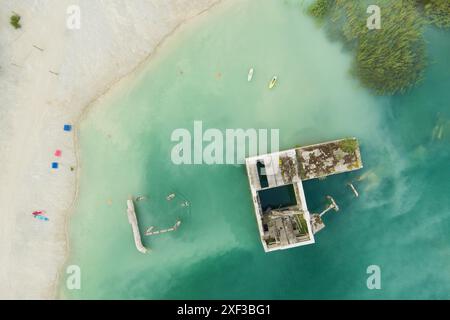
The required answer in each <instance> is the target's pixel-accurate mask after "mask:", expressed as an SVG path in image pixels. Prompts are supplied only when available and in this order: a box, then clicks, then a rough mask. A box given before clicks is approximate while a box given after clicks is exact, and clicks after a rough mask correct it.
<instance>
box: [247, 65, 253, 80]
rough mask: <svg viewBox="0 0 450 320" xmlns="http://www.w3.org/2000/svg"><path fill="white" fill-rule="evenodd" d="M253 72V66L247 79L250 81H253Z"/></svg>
mask: <svg viewBox="0 0 450 320" xmlns="http://www.w3.org/2000/svg"><path fill="white" fill-rule="evenodd" d="M253 72H254V70H253V68H251V69H250V70H249V71H248V75H247V81H248V82H250V81H252V79H253Z"/></svg>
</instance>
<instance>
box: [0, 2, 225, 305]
mask: <svg viewBox="0 0 450 320" xmlns="http://www.w3.org/2000/svg"><path fill="white" fill-rule="evenodd" d="M217 2H218V0H195V1H192V0H170V1H169V0H167V1H160V0H147V1H145V0H140V1H133V2H129V1H126V0H109V1H99V0H95V1H92V0H75V1H73V0H71V1H68V0H46V1H33V0H18V1H4V2H1V3H0V12H2V16H1V17H0V24H1V26H2V28H1V29H0V47H2V50H1V51H0V91H1V94H0V155H1V157H0V165H1V168H2V170H1V171H0V181H1V182H2V183H1V184H0V218H1V223H0V299H51V298H55V297H56V291H57V290H56V288H57V282H58V274H59V273H60V272H61V271H63V270H62V266H63V264H64V261H65V259H66V257H67V253H68V243H67V237H66V224H67V218H68V215H69V214H70V212H71V209H72V207H73V204H74V202H75V201H76V191H77V175H78V163H77V156H76V153H75V151H76V150H75V145H76V144H75V134H76V129H77V122H78V119H79V118H80V116H81V115H82V113H83V110H85V109H86V108H87V106H89V105H90V104H91V103H92V102H93V101H95V100H96V98H97V97H99V96H100V95H102V94H103V93H105V92H106V91H108V88H110V87H111V86H112V85H113V84H114V83H116V82H117V81H119V80H120V79H121V78H123V77H124V76H126V75H127V74H129V73H130V72H132V71H133V70H134V69H135V68H136V67H137V66H139V65H140V63H142V62H143V61H145V60H146V59H148V58H149V57H151V55H152V53H153V52H154V50H155V49H156V48H157V46H158V45H159V44H160V43H161V42H162V41H163V40H164V38H165V37H167V36H168V35H169V34H171V33H172V32H173V31H174V30H176V28H177V27H178V26H179V25H180V24H182V23H184V22H185V21H187V20H189V19H190V18H193V17H195V16H196V15H198V14H199V13H201V12H204V11H205V10H207V9H209V8H210V7H212V6H213V5H214V4H215V3H217ZM70 5H78V6H79V7H80V9H81V28H80V29H79V30H69V29H68V28H67V27H66V20H67V17H68V14H67V8H68V7H69V6H70ZM11 12H16V13H18V14H19V15H20V16H21V17H22V19H21V23H22V28H21V29H18V30H14V28H13V27H12V26H10V25H9V17H10V15H11ZM65 124H70V125H73V126H74V128H73V130H72V131H70V132H69V131H64V130H63V126H64V125H65ZM57 150H61V152H62V153H61V157H57V156H55V151H57ZM55 161H57V162H58V163H59V168H58V169H52V168H51V164H52V162H55ZM37 210H44V211H45V212H46V214H47V216H48V217H49V219H50V220H49V221H48V222H45V221H40V220H37V219H34V218H33V215H32V212H34V211H37Z"/></svg>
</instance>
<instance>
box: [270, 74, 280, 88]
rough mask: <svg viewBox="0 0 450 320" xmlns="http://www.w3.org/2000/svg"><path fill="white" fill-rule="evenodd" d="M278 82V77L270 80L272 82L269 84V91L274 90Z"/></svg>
mask: <svg viewBox="0 0 450 320" xmlns="http://www.w3.org/2000/svg"><path fill="white" fill-rule="evenodd" d="M277 80H278V77H277V76H274V77H273V78H272V80H270V82H269V89H272V88H273V87H275V84H276V83H277Z"/></svg>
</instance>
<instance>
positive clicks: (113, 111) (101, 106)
mask: <svg viewBox="0 0 450 320" xmlns="http://www.w3.org/2000/svg"><path fill="white" fill-rule="evenodd" d="M426 38H427V41H428V53H429V61H430V65H429V67H428V69H427V72H426V79H425V81H424V82H423V83H422V84H421V85H420V86H419V87H417V88H416V89H414V90H412V91H410V92H409V93H407V94H405V95H403V96H396V97H391V98H388V97H376V96H374V95H372V94H371V93H370V92H367V91H366V90H365V89H363V88H361V87H360V85H359V83H358V82H357V81H356V80H355V79H353V78H352V77H351V76H350V75H349V67H350V63H351V57H350V55H348V53H345V52H343V50H342V49H341V46H340V45H339V44H338V43H333V42H330V41H329V40H328V39H327V37H326V35H325V34H324V32H323V31H322V30H320V29H318V28H317V26H316V25H315V24H314V23H313V21H312V20H311V19H310V18H308V17H307V16H305V15H304V13H303V12H302V10H301V9H300V8H299V6H298V2H297V1H285V2H280V1H275V0H270V1H264V2H261V1H257V0H252V1H239V2H238V1H234V2H232V3H229V4H225V5H221V6H219V7H218V8H215V9H214V10H213V11H212V12H211V13H210V14H208V15H206V16H202V17H200V18H198V19H197V20H196V21H195V22H193V23H190V24H188V25H187V26H185V27H183V28H182V30H181V31H179V32H178V33H177V34H176V35H175V36H173V37H171V38H170V39H169V40H168V41H167V42H166V43H165V44H164V45H163V46H162V48H161V49H160V50H159V51H158V53H157V54H156V55H155V57H153V58H152V60H151V61H150V62H149V65H148V66H147V67H145V69H144V70H142V71H141V72H139V74H138V75H136V76H135V77H134V78H132V79H128V80H127V81H126V82H125V83H124V84H122V85H121V86H120V88H116V89H115V90H113V91H112V92H111V93H110V94H108V95H107V96H106V97H104V98H102V99H101V100H100V101H99V103H98V104H97V105H96V106H95V108H93V109H92V110H91V112H90V113H89V115H88V117H87V118H86V119H85V120H84V121H83V122H82V126H81V131H80V141H81V167H82V171H81V181H80V184H81V189H80V190H81V191H80V197H79V200H78V205H77V208H76V211H75V213H74V215H73V216H72V217H71V222H70V226H71V227H70V245H71V256H70V259H69V261H68V263H69V264H77V265H79V266H80V267H81V270H82V289H81V290H78V291H67V290H65V289H64V286H63V284H64V279H62V281H61V294H62V296H63V297H67V298H87V299H90V298H100V299H102V298H103V299H104V298H113V299H114V298H136V299H142V298H149V299H163V298H175V299H177V298H191V299H212V298H273V299H277V298H287V299H290V298H322V299H327V298H363V299H370V298H375V299H378V298H407V299H408V298H450V295H449V292H450V272H449V271H448V270H449V266H450V233H449V232H448V230H449V227H450V201H449V200H448V190H449V186H450V171H449V169H448V166H449V160H450V152H449V134H450V132H449V126H450V125H449V112H450V111H449V105H448V101H449V98H450V91H449V90H448V88H449V85H450V76H449V75H450V74H449V70H450V60H448V59H447V58H448V52H450V32H444V31H439V30H435V29H431V28H430V29H429V30H427V32H426ZM250 67H254V68H255V74H254V78H253V81H252V82H251V83H247V71H248V69H249V68H250ZM275 74H276V75H278V77H279V82H278V84H277V86H276V88H275V89H274V90H271V91H270V90H268V89H267V84H268V82H269V80H270V79H271V77H272V76H273V75H275ZM195 120H201V121H203V126H204V127H205V128H218V129H221V130H225V129H226V128H268V129H271V128H274V129H280V147H281V148H289V147H292V146H295V145H299V144H300V145H305V144H310V143H316V142H321V141H326V140H330V139H336V138H341V137H347V136H356V137H358V139H359V140H360V142H361V145H362V157H363V162H364V169H363V170H361V171H358V172H354V173H351V174H344V175H338V176H333V177H329V178H327V179H326V180H323V181H310V182H307V183H305V191H306V197H307V199H308V205H309V208H310V210H311V211H318V210H320V209H322V208H323V206H324V197H325V196H326V195H328V194H330V195H333V196H334V197H335V199H336V200H337V202H338V203H339V205H340V207H341V211H340V212H339V213H329V214H328V215H327V216H326V217H325V223H326V225H327V227H326V229H325V230H323V231H321V232H320V233H319V234H318V235H317V236H316V244H315V245H312V246H307V247H301V248H296V249H291V250H286V251H279V252H273V253H270V254H265V253H264V251H263V248H262V245H261V243H260V241H259V234H258V232H257V226H256V221H255V217H254V213H253V206H252V203H251V198H250V193H249V188H248V182H247V177H246V173H245V169H244V167H243V166H233V165H213V166H208V165H191V166H190V165H180V166H176V165H174V164H173V163H172V162H171V160H170V152H171V149H172V147H173V146H174V143H173V142H171V141H170V136H171V133H172V131H173V130H175V129H177V128H187V129H190V130H192V127H193V121H195ZM436 126H438V128H442V134H441V138H440V139H438V138H437V137H434V138H433V129H434V128H435V127H436ZM355 179H359V181H358V182H355V186H356V187H357V188H358V190H359V191H360V197H359V198H358V199H355V198H354V197H353V195H352V193H351V191H350V190H349V189H348V188H347V187H346V186H345V184H346V183H347V182H348V181H350V180H352V181H354V180H355ZM171 192H175V193H176V194H177V195H179V197H177V198H176V199H175V200H174V201H172V202H167V201H166V200H165V196H166V195H167V194H169V193H171ZM141 194H145V195H148V196H149V200H147V201H142V202H139V203H137V210H138V218H139V220H140V225H141V228H142V231H143V230H144V229H145V227H146V226H150V225H155V226H158V227H166V226H167V227H169V226H171V225H172V224H173V223H174V222H175V220H176V219H177V218H181V219H182V221H183V223H182V225H181V227H180V229H179V230H178V231H177V232H174V233H170V234H166V235H160V236H154V237H144V242H145V245H147V246H149V247H150V248H151V249H152V252H151V253H149V254H147V255H145V256H144V255H142V254H140V253H138V252H137V250H136V249H135V247H134V243H133V241H132V232H131V228H130V225H129V224H128V222H127V217H126V211H125V208H126V204H125V200H126V199H127V198H128V197H129V196H130V195H141ZM183 199H188V200H189V201H190V202H191V203H192V206H191V207H190V210H188V209H186V208H182V207H181V206H180V201H181V200H183ZM369 265H379V266H380V268H381V273H382V278H381V281H382V289H381V290H368V289H367V287H366V279H367V276H368V275H367V274H366V269H367V267H368V266H369Z"/></svg>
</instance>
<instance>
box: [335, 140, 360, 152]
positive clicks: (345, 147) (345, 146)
mask: <svg viewBox="0 0 450 320" xmlns="http://www.w3.org/2000/svg"><path fill="white" fill-rule="evenodd" d="M339 148H341V149H342V151H344V152H346V153H354V152H355V151H356V150H357V149H358V142H357V141H356V139H353V138H348V139H345V140H342V141H340V142H339Z"/></svg>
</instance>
